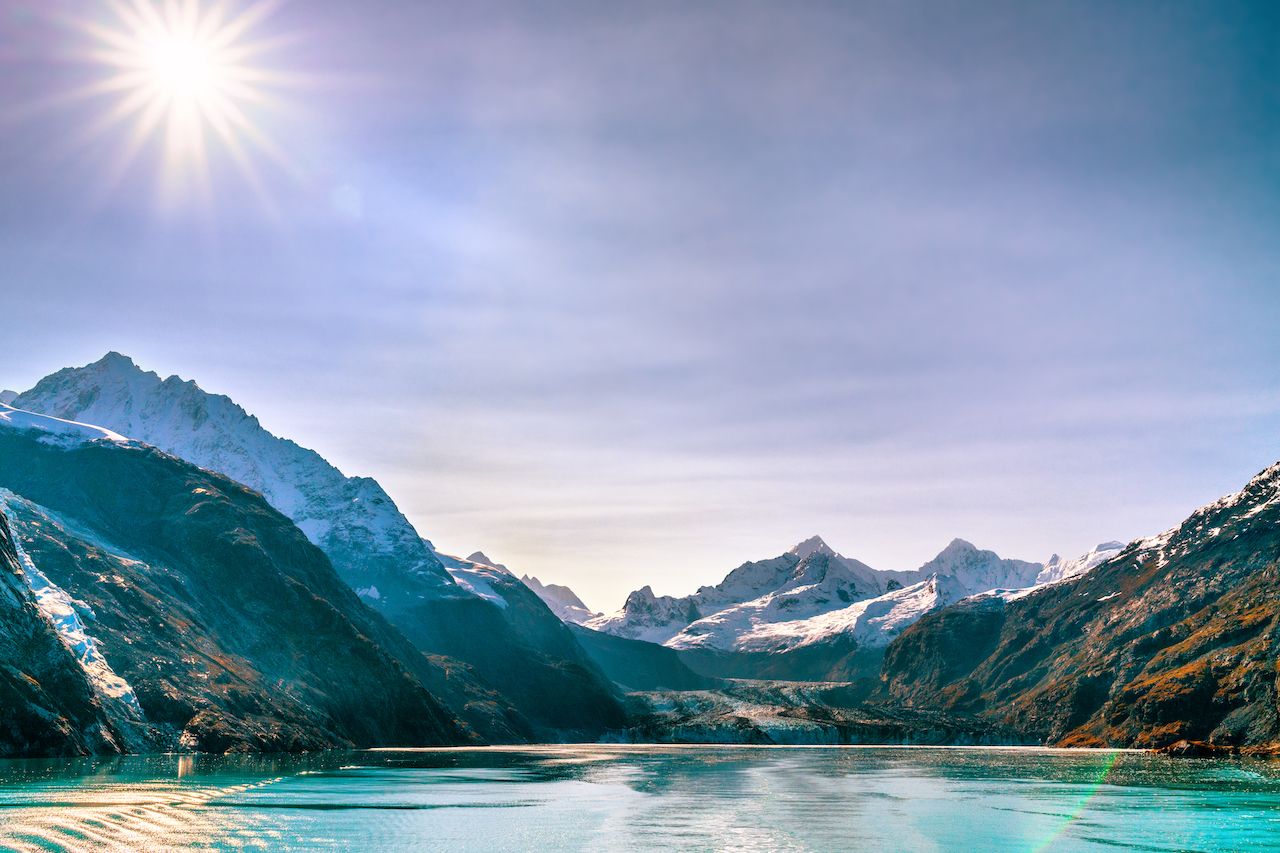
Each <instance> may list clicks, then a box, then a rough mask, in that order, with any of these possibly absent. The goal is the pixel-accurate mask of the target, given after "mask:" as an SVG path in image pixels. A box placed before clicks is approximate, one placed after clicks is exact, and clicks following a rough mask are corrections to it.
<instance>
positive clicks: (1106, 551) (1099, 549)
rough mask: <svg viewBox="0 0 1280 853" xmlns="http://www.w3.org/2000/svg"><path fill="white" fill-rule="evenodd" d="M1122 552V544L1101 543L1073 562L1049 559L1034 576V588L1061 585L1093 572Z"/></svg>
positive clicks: (1055, 557)
mask: <svg viewBox="0 0 1280 853" xmlns="http://www.w3.org/2000/svg"><path fill="white" fill-rule="evenodd" d="M1123 550H1124V543H1123V542H1103V543H1102V544H1100V545H1097V546H1096V547H1094V549H1093V550H1092V551H1090V552H1089V553H1087V554H1084V555H1082V556H1080V557H1077V558H1076V559H1074V560H1064V559H1062V558H1061V557H1059V556H1058V555H1057V554H1054V555H1053V556H1052V557H1050V558H1049V561H1048V562H1047V563H1045V564H1044V569H1042V570H1041V572H1040V574H1038V575H1036V582H1035V585H1036V586H1041V585H1043V584H1047V583H1061V582H1062V581H1067V580H1071V579H1073V578H1078V577H1080V576H1081V575H1083V574H1087V573H1088V572H1091V571H1093V570H1094V569H1096V568H1097V567H1098V566H1100V565H1102V564H1103V563H1105V562H1106V561H1107V560H1110V559H1111V558H1112V557H1114V556H1116V555H1117V554H1119V553H1120V552H1121V551H1123Z"/></svg>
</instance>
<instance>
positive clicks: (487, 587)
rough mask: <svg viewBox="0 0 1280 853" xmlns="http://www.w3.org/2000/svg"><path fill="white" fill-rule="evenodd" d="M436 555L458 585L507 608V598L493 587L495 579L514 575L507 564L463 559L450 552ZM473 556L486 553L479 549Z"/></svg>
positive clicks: (504, 608)
mask: <svg viewBox="0 0 1280 853" xmlns="http://www.w3.org/2000/svg"><path fill="white" fill-rule="evenodd" d="M436 556H437V557H438V558H439V559H440V562H441V563H443V564H444V568H445V571H447V572H448V573H449V574H450V575H451V576H452V577H453V580H454V583H456V584H458V586H460V587H462V588H463V589H465V590H466V591H467V592H469V593H471V594H472V595H475V596H477V597H479V598H483V599H484V600H485V601H488V602H490V603H491V604H495V605H497V606H498V607H500V608H502V609H503V610H506V609H507V600H506V599H505V598H503V597H502V595H501V594H500V593H499V592H498V591H497V590H495V589H494V588H493V581H494V580H497V579H498V578H500V577H502V576H507V577H514V576H513V575H512V574H511V572H510V571H509V570H508V569H507V568H506V566H497V565H492V564H487V563H480V562H476V561H474V560H471V559H467V560H463V559H461V558H459V557H453V556H450V555H449V554H441V553H440V552H439V551H437V552H436ZM471 556H472V557H476V556H484V555H483V554H481V553H480V552H479V551H477V552H476V553H475V554H472V555H471Z"/></svg>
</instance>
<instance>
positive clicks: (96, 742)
mask: <svg viewBox="0 0 1280 853" xmlns="http://www.w3.org/2000/svg"><path fill="white" fill-rule="evenodd" d="M25 574H26V573H25V572H24V571H23V568H22V561H21V559H20V558H19V555H18V552H17V550H16V548H15V542H14V539H13V535H12V533H11V531H10V529H9V524H8V522H7V521H6V519H5V517H4V514H3V513H0V709H2V711H3V713H0V756H3V757H13V756H25V755H86V754H89V753H104V752H105V753H110V752H119V751H121V750H122V749H123V744H122V738H121V736H120V734H119V732H117V731H116V730H115V727H114V726H113V725H112V724H111V722H110V720H109V718H108V716H107V714H106V712H105V710H104V709H103V708H102V706H101V705H100V704H99V702H98V700H97V698H96V696H95V695H94V691H93V687H92V686H91V685H90V683H89V679H88V675H87V674H86V672H85V671H84V670H83V669H82V668H81V667H80V665H79V663H77V662H76V659H75V657H74V656H73V654H72V652H71V650H70V649H68V648H67V646H65V645H64V644H63V643H62V641H61V639H60V638H59V636H58V633H57V631H56V630H55V629H54V626H53V624H52V623H51V622H50V620H49V618H48V617H47V616H46V615H45V614H44V613H43V612H42V611H41V609H40V607H39V605H38V604H37V601H36V597H35V595H34V594H33V592H32V590H31V588H30V586H29V585H28V583H27V579H26V577H25Z"/></svg>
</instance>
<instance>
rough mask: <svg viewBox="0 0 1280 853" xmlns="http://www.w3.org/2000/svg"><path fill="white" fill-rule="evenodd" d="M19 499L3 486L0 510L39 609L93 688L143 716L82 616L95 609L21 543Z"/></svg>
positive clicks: (131, 714)
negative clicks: (15, 506) (15, 510)
mask: <svg viewBox="0 0 1280 853" xmlns="http://www.w3.org/2000/svg"><path fill="white" fill-rule="evenodd" d="M17 499H18V498H17V496H16V495H14V494H13V493H12V492H9V491H8V490H5V489H0V513H3V514H4V515H5V518H6V520H7V521H8V522H9V526H10V528H11V529H12V530H14V536H13V547H14V551H15V553H16V554H17V555H18V563H19V565H21V567H22V572H23V574H24V575H25V580H26V582H27V586H28V587H29V588H30V589H31V592H32V593H33V594H34V595H35V599H36V603H37V605H38V606H39V608H40V611H41V612H42V613H43V614H44V616H45V618H46V619H48V620H49V622H50V623H51V624H52V625H53V627H54V630H55V631H57V633H58V637H59V638H60V639H61V640H62V643H63V645H65V646H66V647H67V648H68V649H69V650H70V651H71V654H72V655H73V656H74V657H75V659H76V662H77V663H79V664H80V667H81V668H82V669H83V670H84V672H85V674H86V675H87V676H88V677H89V683H90V684H91V685H92V686H93V689H94V692H96V693H97V694H98V696H99V697H100V698H101V699H102V700H103V701H104V702H108V703H115V704H118V705H119V706H120V707H121V708H123V709H124V712H125V714H126V716H127V717H128V718H129V719H132V720H135V721H141V720H143V719H144V715H143V713H142V706H141V705H139V704H138V697H137V696H136V695H135V694H134V692H133V687H131V686H130V685H129V682H127V681H125V679H123V678H121V677H120V676H119V675H118V674H117V673H116V671H115V670H113V669H112V668H111V665H110V664H109V663H107V659H106V658H105V657H103V655H102V649H101V647H100V644H99V642H98V640H97V639H95V638H94V637H93V635H92V634H90V633H89V629H88V628H87V626H86V625H85V622H84V619H82V618H81V615H80V614H81V613H82V612H83V613H85V614H87V615H88V616H89V617H90V618H94V616H93V611H92V610H91V609H90V608H89V606H88V605H87V604H85V603H84V602H81V601H77V600H75V599H74V598H72V597H71V596H70V595H69V594H68V593H67V592H66V590H64V589H62V588H61V587H59V586H58V585H57V584H55V583H54V582H53V581H51V580H49V577H48V576H47V575H46V574H45V573H44V572H42V571H40V569H39V568H38V567H37V566H36V564H35V561H33V560H32V559H31V557H30V555H28V554H27V551H26V549H25V548H24V547H23V546H22V541H21V537H20V536H18V535H17V530H18V529H19V528H18V525H17V524H16V522H15V521H14V519H13V518H12V517H11V515H10V509H9V505H8V502H9V501H11V500H17Z"/></svg>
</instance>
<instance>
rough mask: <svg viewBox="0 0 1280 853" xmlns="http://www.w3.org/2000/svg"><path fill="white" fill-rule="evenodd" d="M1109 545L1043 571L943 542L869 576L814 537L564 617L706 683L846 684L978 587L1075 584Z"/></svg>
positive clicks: (1112, 546)
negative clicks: (675, 591)
mask: <svg viewBox="0 0 1280 853" xmlns="http://www.w3.org/2000/svg"><path fill="white" fill-rule="evenodd" d="M1121 548H1122V546H1121V545H1120V544H1119V543H1114V542H1111V543H1105V544H1103V545H1099V546H1098V547H1097V548H1096V549H1094V550H1093V551H1091V552H1090V553H1089V554H1087V555H1084V556H1082V557H1080V558H1077V559H1075V560H1069V561H1063V560H1062V559H1061V558H1059V557H1058V556H1057V555H1054V556H1053V557H1052V558H1051V559H1050V560H1049V561H1048V563H1045V564H1041V563H1030V562H1025V561H1022V560H1010V559H1004V558H1002V557H1000V556H999V555H997V554H996V553H995V552H993V551H984V550H980V549H978V548H977V547H975V546H974V545H972V544H971V543H969V542H966V541H964V540H963V539H955V540H953V541H952V542H951V543H950V544H949V545H947V547H946V548H944V549H943V550H942V551H941V552H940V553H939V554H938V555H937V556H936V557H934V558H933V559H932V560H930V561H929V562H927V563H925V564H924V565H923V566H920V567H919V568H917V569H914V570H911V571H879V570H876V569H873V568H871V567H870V566H868V565H867V564H866V563H863V562H862V561H860V560H856V559H853V558H850V557H845V556H843V555H842V554H839V553H837V552H836V551H834V550H833V549H832V548H831V547H830V546H829V545H827V543H826V542H824V541H823V540H822V539H821V537H818V536H814V537H811V538H809V539H806V540H805V541H803V542H801V543H799V544H797V545H796V546H795V547H793V548H791V549H790V550H789V551H787V552H786V553H785V554H782V555H780V556H778V557H774V558H771V559H768V560H761V561H758V562H752V563H744V564H743V565H741V566H739V567H738V568H736V569H734V570H733V571H731V572H729V574H728V575H727V576H726V577H725V579H724V580H723V581H721V582H720V583H718V584H716V585H715V586H704V587H702V588H701V589H699V590H698V591H697V592H695V593H694V594H693V595H688V596H684V597H681V598H673V597H671V596H657V595H655V594H654V593H653V590H652V589H651V588H650V587H647V586H646V587H643V588H642V589H639V590H637V591H636V592H633V593H631V595H629V596H628V597H627V600H626V603H625V604H624V605H623V607H622V609H621V610H620V611H618V612H617V613H614V614H610V615H606V616H594V617H590V618H586V619H581V618H575V617H578V616H579V614H577V613H569V615H568V618H569V619H571V620H572V621H580V622H581V623H582V624H583V625H584V626H585V627H587V628H590V629H592V630H596V631H600V632H602V633H606V634H612V635H614V636H618V637H626V638H629V639H636V640H645V641H648V642H654V643H659V644H662V645H664V646H667V647H669V648H671V649H675V650H677V651H679V652H680V653H681V655H682V658H683V659H684V660H685V662H686V663H687V664H688V665H689V666H691V667H692V668H693V669H694V670H696V671H699V672H702V673H704V674H706V675H709V676H733V677H740V678H759V677H767V678H784V679H790V680H817V681H827V680H850V679H859V678H867V677H872V676H874V675H875V674H876V673H877V672H878V670H879V666H880V656H881V654H882V652H883V649H885V648H886V647H887V646H888V645H889V644H890V643H891V642H892V641H893V640H894V639H895V638H896V637H897V636H898V635H900V634H901V633H902V632H903V631H904V630H905V629H906V628H908V627H909V626H911V625H912V624H914V623H915V622H916V621H917V620H918V619H920V618H921V617H922V616H924V615H925V614H926V613H931V612H933V611H935V610H940V609H942V608H944V607H947V606H948V605H951V604H954V603H956V602H958V601H961V600H962V599H965V598H967V597H969V596H973V595H977V594H979V593H983V592H988V591H990V590H996V589H1002V590H1023V589H1028V588H1031V587H1034V586H1036V585H1037V584H1047V583H1057V582H1061V581H1063V580H1065V579H1068V578H1071V577H1076V576H1079V575H1080V574H1083V573H1084V572H1087V571H1088V570H1090V569H1091V568H1093V567H1094V566H1096V565H1097V564H1098V563H1100V562H1102V561H1104V560H1106V559H1108V558H1109V557H1111V556H1114V555H1115V554H1118V553H1119V552H1120V550H1121Z"/></svg>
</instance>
